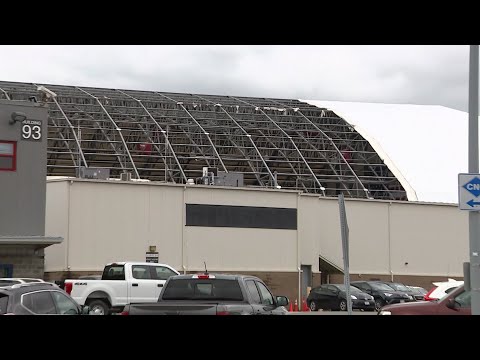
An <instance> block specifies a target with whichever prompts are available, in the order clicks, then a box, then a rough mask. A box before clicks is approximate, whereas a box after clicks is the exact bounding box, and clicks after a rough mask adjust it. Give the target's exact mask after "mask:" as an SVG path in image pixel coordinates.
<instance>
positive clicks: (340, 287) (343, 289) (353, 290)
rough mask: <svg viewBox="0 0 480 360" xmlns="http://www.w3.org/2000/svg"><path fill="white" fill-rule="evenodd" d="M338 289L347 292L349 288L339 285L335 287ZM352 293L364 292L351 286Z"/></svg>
mask: <svg viewBox="0 0 480 360" xmlns="http://www.w3.org/2000/svg"><path fill="white" fill-rule="evenodd" d="M335 286H336V287H338V288H339V289H340V290H341V291H346V289H347V287H346V286H345V285H343V284H339V285H335ZM350 292H357V293H358V292H362V290H360V289H358V288H356V287H355V286H351V285H350Z"/></svg>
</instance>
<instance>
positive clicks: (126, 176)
mask: <svg viewBox="0 0 480 360" xmlns="http://www.w3.org/2000/svg"><path fill="white" fill-rule="evenodd" d="M120 180H122V181H130V180H132V173H129V172H122V173H121V174H120Z"/></svg>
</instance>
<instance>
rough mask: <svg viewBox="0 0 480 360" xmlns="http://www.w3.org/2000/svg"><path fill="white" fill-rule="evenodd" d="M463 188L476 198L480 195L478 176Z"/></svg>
mask: <svg viewBox="0 0 480 360" xmlns="http://www.w3.org/2000/svg"><path fill="white" fill-rule="evenodd" d="M463 187H464V188H465V189H466V190H467V191H468V192H470V193H471V194H473V196H475V197H478V195H480V179H479V178H478V177H476V176H475V177H474V178H473V179H472V180H470V181H469V182H468V183H466V184H465V185H463Z"/></svg>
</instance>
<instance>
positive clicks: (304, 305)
mask: <svg viewBox="0 0 480 360" xmlns="http://www.w3.org/2000/svg"><path fill="white" fill-rule="evenodd" d="M302 311H310V309H309V308H308V306H307V302H306V301H305V299H304V300H302Z"/></svg>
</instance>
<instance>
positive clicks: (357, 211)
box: [46, 181, 468, 277]
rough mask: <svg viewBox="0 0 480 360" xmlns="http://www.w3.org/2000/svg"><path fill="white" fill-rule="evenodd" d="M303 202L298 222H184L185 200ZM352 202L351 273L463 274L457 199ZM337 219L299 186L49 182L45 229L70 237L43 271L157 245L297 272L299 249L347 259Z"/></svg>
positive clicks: (213, 260)
mask: <svg viewBox="0 0 480 360" xmlns="http://www.w3.org/2000/svg"><path fill="white" fill-rule="evenodd" d="M69 189H70V190H69ZM69 192H70V207H69V206H68V193H69ZM297 202H298V232H297V231H295V230H275V229H241V228H207V227H185V226H183V224H184V221H185V210H184V209H185V208H184V203H197V204H217V205H241V206H268V207H284V208H296V207H297ZM346 210H347V219H348V224H349V229H350V269H351V272H352V273H355V274H359V275H361V274H378V275H391V272H393V274H394V276H397V275H429V276H442V277H443V276H444V277H446V276H452V277H453V276H461V274H462V263H463V261H466V260H467V255H468V216H467V214H466V213H464V212H461V211H459V210H458V209H457V207H455V206H451V205H439V204H435V205H434V204H419V203H402V202H392V203H390V202H388V201H371V200H347V201H346ZM339 226H340V220H339V209H338V200H337V199H328V198H327V199H325V198H319V197H318V196H312V195H301V196H299V195H298V194H297V193H295V192H283V191H279V192H276V191H259V190H245V189H234V188H233V189H224V188H223V189H222V188H211V187H207V188H205V187H200V186H192V187H186V188H185V187H184V186H178V185H177V186H175V185H162V184H141V183H133V182H132V183H107V182H93V181H73V183H71V182H70V181H63V182H49V183H48V191H47V233H46V234H47V235H51V236H63V237H64V238H65V240H64V243H63V244H61V245H54V246H51V247H49V248H47V249H46V271H52V272H53V271H63V270H65V268H66V267H67V266H71V270H72V271H98V270H101V269H102V268H103V266H104V264H105V263H107V262H110V261H119V260H134V261H144V260H145V252H146V251H147V249H148V246H149V245H155V246H157V250H158V251H159V253H160V261H163V262H166V263H169V264H171V265H172V266H174V267H175V268H177V269H178V270H184V269H185V270H187V271H198V270H202V269H203V261H206V262H207V265H208V267H209V269H211V270H212V271H239V272H240V271H265V272H275V271H280V272H292V271H296V270H297V266H298V265H299V264H298V262H297V259H298V257H299V259H300V264H305V265H312V270H313V272H314V273H318V256H319V255H320V254H321V255H322V256H323V257H325V258H326V259H327V260H329V261H330V262H333V263H334V264H336V265H338V266H340V267H343V260H342V247H341V236H340V227H339ZM297 238H298V241H299V244H298V250H299V253H297ZM182 244H183V246H182ZM66 245H68V252H67V251H66ZM67 256H68V264H67ZM405 262H408V265H405ZM183 266H185V268H183Z"/></svg>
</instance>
